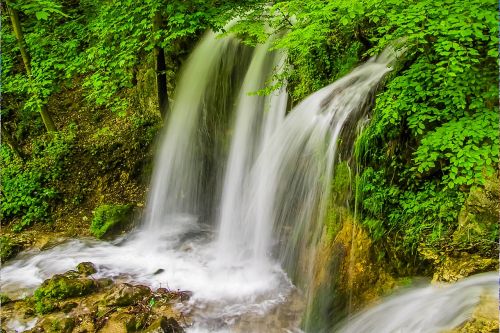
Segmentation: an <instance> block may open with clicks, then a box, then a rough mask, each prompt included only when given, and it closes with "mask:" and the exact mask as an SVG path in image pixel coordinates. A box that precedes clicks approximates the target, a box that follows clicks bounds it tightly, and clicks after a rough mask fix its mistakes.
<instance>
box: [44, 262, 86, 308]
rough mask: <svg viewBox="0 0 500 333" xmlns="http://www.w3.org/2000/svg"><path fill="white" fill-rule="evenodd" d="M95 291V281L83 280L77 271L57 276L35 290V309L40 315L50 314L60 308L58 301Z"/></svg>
mask: <svg viewBox="0 0 500 333" xmlns="http://www.w3.org/2000/svg"><path fill="white" fill-rule="evenodd" d="M95 290H96V284H95V283H94V280H92V279H88V278H82V277H80V275H79V274H78V273H77V272H75V271H69V272H67V273H64V274H57V275H54V277H52V278H50V279H48V280H45V281H44V282H43V283H42V285H41V286H40V287H39V288H38V289H37V290H35V295H34V299H35V309H36V311H37V312H38V313H49V312H52V311H54V310H56V309H57V308H58V305H57V300H63V299H67V298H69V297H75V296H83V295H87V294H90V293H92V292H93V291H95Z"/></svg>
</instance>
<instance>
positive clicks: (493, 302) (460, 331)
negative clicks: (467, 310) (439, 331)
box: [443, 295, 499, 333]
mask: <svg viewBox="0 0 500 333" xmlns="http://www.w3.org/2000/svg"><path fill="white" fill-rule="evenodd" d="M498 305H499V304H498V299H497V298H496V297H491V296H489V295H482V296H481V298H480V301H479V304H478V305H477V307H476V308H475V309H474V312H473V313H472V315H471V317H470V318H468V319H467V320H466V321H465V322H464V323H461V324H460V325H459V326H458V327H455V328H454V329H452V330H449V331H444V332H443V333H484V332H498V328H499V323H498Z"/></svg>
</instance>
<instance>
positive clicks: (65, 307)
mask: <svg viewBox="0 0 500 333" xmlns="http://www.w3.org/2000/svg"><path fill="white" fill-rule="evenodd" d="M76 307H78V304H77V303H75V302H68V303H64V304H63V305H62V306H61V311H62V312H64V313H69V312H71V310H73V309H74V308H76Z"/></svg>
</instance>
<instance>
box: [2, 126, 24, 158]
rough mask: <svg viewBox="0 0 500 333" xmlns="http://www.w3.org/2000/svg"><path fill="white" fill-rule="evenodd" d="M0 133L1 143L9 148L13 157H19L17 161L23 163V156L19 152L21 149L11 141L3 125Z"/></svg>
mask: <svg viewBox="0 0 500 333" xmlns="http://www.w3.org/2000/svg"><path fill="white" fill-rule="evenodd" d="M0 131H1V134H2V143H6V144H7V146H9V147H10V149H11V150H12V152H13V153H14V155H16V156H17V157H19V159H21V160H22V161H24V154H23V153H22V152H21V149H19V146H18V145H17V143H16V142H15V141H14V140H12V137H11V136H10V134H9V132H8V131H7V129H6V128H5V126H4V124H3V123H2V128H1V129H0Z"/></svg>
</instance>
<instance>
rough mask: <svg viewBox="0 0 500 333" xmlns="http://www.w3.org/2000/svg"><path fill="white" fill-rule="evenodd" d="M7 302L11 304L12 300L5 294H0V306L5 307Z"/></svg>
mask: <svg viewBox="0 0 500 333" xmlns="http://www.w3.org/2000/svg"><path fill="white" fill-rule="evenodd" d="M9 302H12V300H11V299H10V298H9V297H8V296H7V295H5V294H0V305H5V304H7V303H9Z"/></svg>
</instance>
